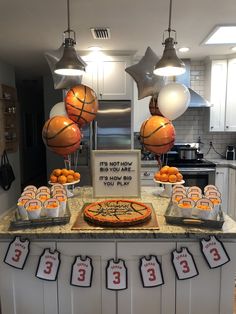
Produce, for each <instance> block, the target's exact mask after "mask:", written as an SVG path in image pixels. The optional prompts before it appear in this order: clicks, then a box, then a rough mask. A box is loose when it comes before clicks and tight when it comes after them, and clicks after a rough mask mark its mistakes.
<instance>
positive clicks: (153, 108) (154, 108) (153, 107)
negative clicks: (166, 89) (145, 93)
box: [149, 94, 162, 116]
mask: <svg viewBox="0 0 236 314" xmlns="http://www.w3.org/2000/svg"><path fill="white" fill-rule="evenodd" d="M149 111H150V113H151V115H152V116H162V114H161V112H160V110H159V108H158V94H157V95H153V96H152V98H151V99H150V102H149Z"/></svg>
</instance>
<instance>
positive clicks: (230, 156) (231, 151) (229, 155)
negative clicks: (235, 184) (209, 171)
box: [225, 145, 235, 160]
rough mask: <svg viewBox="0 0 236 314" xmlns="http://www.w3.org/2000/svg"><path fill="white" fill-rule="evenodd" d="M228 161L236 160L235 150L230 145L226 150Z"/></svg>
mask: <svg viewBox="0 0 236 314" xmlns="http://www.w3.org/2000/svg"><path fill="white" fill-rule="evenodd" d="M225 157H226V159H227V160H234V159H235V148H234V146H232V145H228V146H227V149H226V156H225Z"/></svg>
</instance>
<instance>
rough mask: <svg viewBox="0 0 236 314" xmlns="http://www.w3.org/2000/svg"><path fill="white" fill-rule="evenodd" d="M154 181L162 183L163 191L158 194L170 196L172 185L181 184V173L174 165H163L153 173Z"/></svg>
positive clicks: (182, 181)
mask: <svg viewBox="0 0 236 314" xmlns="http://www.w3.org/2000/svg"><path fill="white" fill-rule="evenodd" d="M153 180H154V182H156V183H160V184H163V185H164V191H162V192H161V193H160V194H159V195H160V196H163V197H171V194H172V185H175V184H183V183H184V182H185V181H184V180H183V176H182V174H181V173H180V172H179V169H178V168H176V167H170V166H164V167H162V168H161V169H160V170H159V171H158V172H156V173H155V174H154V178H153Z"/></svg>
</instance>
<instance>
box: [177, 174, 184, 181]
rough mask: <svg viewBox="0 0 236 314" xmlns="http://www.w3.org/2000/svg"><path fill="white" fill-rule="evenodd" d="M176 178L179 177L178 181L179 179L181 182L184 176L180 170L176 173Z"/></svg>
mask: <svg viewBox="0 0 236 314" xmlns="http://www.w3.org/2000/svg"><path fill="white" fill-rule="evenodd" d="M176 178H177V181H178V182H180V181H182V180H183V176H182V174H181V173H180V172H178V173H177V174H176Z"/></svg>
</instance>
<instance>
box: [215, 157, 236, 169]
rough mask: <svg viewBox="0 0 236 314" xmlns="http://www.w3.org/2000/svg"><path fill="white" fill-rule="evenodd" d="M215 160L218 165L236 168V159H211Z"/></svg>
mask: <svg viewBox="0 0 236 314" xmlns="http://www.w3.org/2000/svg"><path fill="white" fill-rule="evenodd" d="M209 160H210V161H212V162H214V163H215V164H216V166H218V167H229V168H233V169H236V160H227V159H209Z"/></svg>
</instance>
